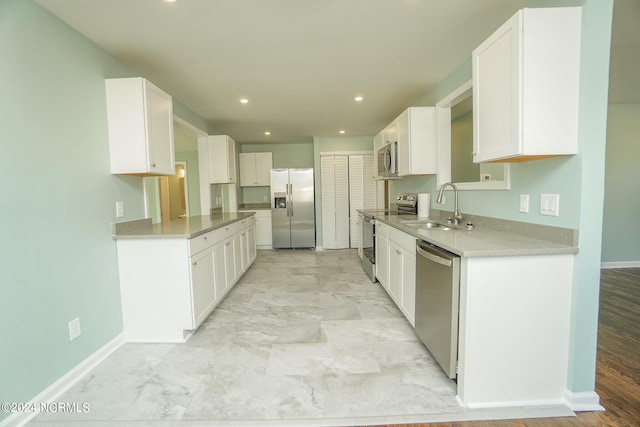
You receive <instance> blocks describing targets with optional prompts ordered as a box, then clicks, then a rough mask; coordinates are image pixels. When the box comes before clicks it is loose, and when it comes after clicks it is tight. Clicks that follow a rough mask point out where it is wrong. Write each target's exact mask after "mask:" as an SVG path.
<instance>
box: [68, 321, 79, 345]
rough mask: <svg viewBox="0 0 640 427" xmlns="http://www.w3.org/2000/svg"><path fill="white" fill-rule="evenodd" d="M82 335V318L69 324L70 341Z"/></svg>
mask: <svg viewBox="0 0 640 427" xmlns="http://www.w3.org/2000/svg"><path fill="white" fill-rule="evenodd" d="M81 334H82V330H81V329H80V318H79V317H76V318H75V319H73V320H72V321H70V322H69V341H73V340H75V339H76V338H78V337H79V336H80V335H81Z"/></svg>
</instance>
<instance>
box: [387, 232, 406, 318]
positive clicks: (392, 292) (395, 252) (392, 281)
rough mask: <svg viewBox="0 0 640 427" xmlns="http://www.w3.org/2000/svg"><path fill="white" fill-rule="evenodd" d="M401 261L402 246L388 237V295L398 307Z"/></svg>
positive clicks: (401, 278) (400, 285)
mask: <svg viewBox="0 0 640 427" xmlns="http://www.w3.org/2000/svg"><path fill="white" fill-rule="evenodd" d="M403 261H404V258H403V255H402V248H401V247H400V246H398V245H397V244H396V243H395V242H394V241H392V240H391V239H389V296H391V299H393V301H394V302H395V303H396V305H397V306H398V307H400V305H401V303H402V281H403V277H402V275H403V273H404V267H403Z"/></svg>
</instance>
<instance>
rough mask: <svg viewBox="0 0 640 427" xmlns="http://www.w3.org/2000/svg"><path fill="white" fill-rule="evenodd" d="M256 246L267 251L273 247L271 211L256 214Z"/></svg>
mask: <svg viewBox="0 0 640 427" xmlns="http://www.w3.org/2000/svg"><path fill="white" fill-rule="evenodd" d="M256 245H257V246H258V247H260V248H265V249H271V247H272V245H273V236H272V230H271V211H270V210H264V211H258V212H256Z"/></svg>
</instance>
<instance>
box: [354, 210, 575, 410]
mask: <svg viewBox="0 0 640 427" xmlns="http://www.w3.org/2000/svg"><path fill="white" fill-rule="evenodd" d="M361 212H366V213H367V214H369V215H372V216H373V217H374V218H375V221H376V223H375V226H376V270H377V272H378V273H377V274H376V275H377V276H378V280H379V281H380V283H381V285H382V286H383V287H384V288H385V289H386V290H387V292H388V293H389V294H390V296H391V297H392V299H394V301H395V302H396V304H398V305H399V308H400V309H401V310H402V311H403V312H404V313H405V315H406V316H407V319H408V320H409V322H410V323H412V324H413V325H415V323H414V319H412V318H411V308H412V307H413V308H415V310H416V314H418V313H417V310H419V308H418V307H417V306H416V304H415V301H416V287H417V286H419V284H418V283H417V282H416V280H419V279H420V278H419V277H417V276H416V268H415V257H414V258H413V263H414V265H413V270H412V271H409V270H411V268H410V267H409V268H408V265H409V264H410V261H411V256H412V254H411V253H409V252H407V253H406V254H404V255H405V256H403V257H401V256H400V255H398V257H396V258H395V259H394V256H393V254H394V253H395V252H393V250H392V249H396V248H398V247H400V248H404V247H406V246H407V245H406V244H401V243H402V242H405V241H407V240H410V241H412V242H413V244H414V251H415V241H416V240H422V241H424V242H427V243H429V244H432V245H435V246H437V247H440V248H443V249H445V250H447V251H449V252H452V253H454V254H456V255H458V256H460V271H459V287H458V288H457V289H454V293H457V294H458V295H459V303H458V304H456V307H455V308H454V310H457V312H458V316H457V325H458V326H457V327H458V333H457V386H458V390H457V392H458V399H459V400H460V403H461V404H463V405H465V406H469V407H505V406H539V405H550V404H563V403H565V402H566V401H569V400H571V399H572V398H574V396H570V392H568V391H567V375H568V374H567V372H568V359H569V342H570V340H569V336H570V323H571V295H572V280H573V264H574V256H575V254H576V253H577V252H578V245H577V231H576V230H572V229H563V228H558V227H547V226H541V225H535V224H527V223H519V222H516V221H507V220H499V219H494V218H485V217H471V218H465V220H464V222H463V223H461V225H459V226H457V228H455V227H453V226H452V227H447V226H441V227H437V226H436V227H434V228H431V229H430V228H427V227H426V226H424V225H421V224H424V223H426V222H427V221H432V222H433V223H440V224H446V221H445V218H446V215H445V216H442V217H440V216H439V215H440V214H441V212H437V213H435V214H433V216H434V218H430V219H428V220H427V219H425V218H418V217H416V216H413V215H388V214H385V213H384V212H376V211H361ZM442 214H443V215H444V213H442ZM469 219H471V222H473V224H474V225H475V227H474V228H473V229H470V230H469V229H467V228H466V226H465V224H466V222H467V221H468V220H469ZM378 228H380V229H381V230H382V232H378ZM407 250H408V249H407ZM396 251H399V249H396ZM414 253H415V252H414ZM397 259H401V260H402V261H400V262H401V263H402V265H401V266H395V267H394V266H393V265H391V264H392V263H393V262H398V261H397ZM378 264H382V265H381V267H380V268H379V267H378ZM399 271H402V274H401V275H400V278H398V277H394V276H393V272H399ZM394 280H395V281H396V282H400V283H396V282H394ZM412 303H413V304H412ZM443 309H444V308H443ZM407 313H409V315H407ZM416 317H417V316H416ZM432 327H434V328H438V327H440V325H433V326H432ZM454 334H455V331H454ZM454 336H455V335H454ZM454 354H455V353H454Z"/></svg>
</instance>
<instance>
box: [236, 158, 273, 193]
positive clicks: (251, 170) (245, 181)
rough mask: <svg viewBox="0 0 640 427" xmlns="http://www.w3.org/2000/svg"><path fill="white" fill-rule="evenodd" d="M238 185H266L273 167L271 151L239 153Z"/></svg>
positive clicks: (268, 183)
mask: <svg viewBox="0 0 640 427" xmlns="http://www.w3.org/2000/svg"><path fill="white" fill-rule="evenodd" d="M239 157H240V187H268V186H270V185H271V169H273V154H272V153H240V155H239Z"/></svg>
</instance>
